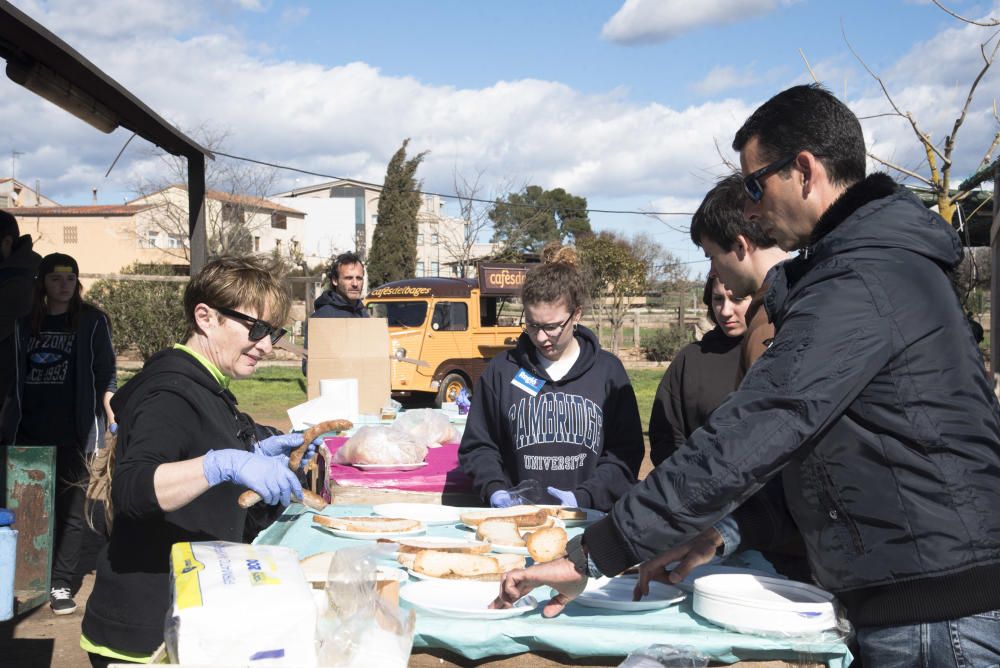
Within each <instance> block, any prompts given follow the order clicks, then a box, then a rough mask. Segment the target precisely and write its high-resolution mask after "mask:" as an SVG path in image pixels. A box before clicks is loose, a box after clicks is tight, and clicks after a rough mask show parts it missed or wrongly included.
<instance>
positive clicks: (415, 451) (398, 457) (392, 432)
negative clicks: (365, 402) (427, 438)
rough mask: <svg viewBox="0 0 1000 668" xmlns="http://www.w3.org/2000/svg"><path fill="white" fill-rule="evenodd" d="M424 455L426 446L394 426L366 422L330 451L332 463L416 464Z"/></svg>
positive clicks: (422, 459) (425, 454)
mask: <svg viewBox="0 0 1000 668" xmlns="http://www.w3.org/2000/svg"><path fill="white" fill-rule="evenodd" d="M426 456H427V446H426V445H422V444H420V443H417V442H415V441H414V440H413V438H411V437H410V435H409V434H407V433H406V432H405V431H402V430H400V429H396V428H395V427H380V426H377V425H369V426H365V427H361V428H360V429H358V431H357V433H355V434H354V436H351V438H350V439H348V441H347V442H346V443H344V445H343V446H342V447H341V448H340V449H339V450H337V452H335V453H334V455H333V461H334V463H336V464H419V463H420V462H422V461H424V457H426Z"/></svg>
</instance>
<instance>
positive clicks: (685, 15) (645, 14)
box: [601, 0, 794, 44]
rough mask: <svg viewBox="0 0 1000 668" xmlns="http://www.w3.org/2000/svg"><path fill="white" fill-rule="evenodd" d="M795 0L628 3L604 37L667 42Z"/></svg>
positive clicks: (640, 0)
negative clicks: (698, 29)
mask: <svg viewBox="0 0 1000 668" xmlns="http://www.w3.org/2000/svg"><path fill="white" fill-rule="evenodd" d="M792 2H794V0H699V1H698V2H690V0H625V4H624V5H622V8H621V9H619V10H618V11H617V12H616V13H615V15H614V16H612V17H611V18H610V19H608V22H607V23H605V24H604V28H603V29H602V30H601V35H602V36H603V37H604V38H605V39H607V40H610V41H612V42H620V43H622V44H642V43H653V42H664V41H667V40H670V39H673V38H675V37H678V36H680V35H682V34H684V33H686V32H689V31H691V30H695V29H697V28H701V27H704V26H709V25H725V24H730V23H739V22H740V21H745V20H747V19H750V18H754V17H756V16H761V15H763V14H767V13H769V12H772V11H774V10H775V9H777V8H778V7H780V6H783V5H789V4H791V3H792Z"/></svg>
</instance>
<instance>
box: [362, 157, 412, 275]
mask: <svg viewBox="0 0 1000 668" xmlns="http://www.w3.org/2000/svg"><path fill="white" fill-rule="evenodd" d="M409 143H410V140H409V139H404V140H403V145H402V146H400V147H399V150H398V151H396V154H395V155H393V156H392V160H390V161H389V166H388V168H387V169H386V171H385V183H384V184H383V185H382V194H381V196H380V197H379V200H378V223H377V224H376V225H375V232H374V233H373V234H372V249H371V253H370V254H369V255H368V266H367V267H366V270H367V272H368V285H369V286H370V287H371V288H375V287H378V286H379V285H382V284H383V283H388V282H390V281H398V280H400V279H403V278H412V277H413V275H414V274H415V273H416V269H417V212H418V211H419V210H420V200H421V197H420V192H419V189H420V182H418V181H417V180H416V179H415V178H414V174H416V172H417V167H419V166H420V162H421V161H422V160H423V159H424V156H425V155H427V151H424V152H423V153H418V154H417V155H416V156H414V157H413V158H411V159H409V160H407V159H406V146H407V144H409Z"/></svg>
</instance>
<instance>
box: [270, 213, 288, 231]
mask: <svg viewBox="0 0 1000 668" xmlns="http://www.w3.org/2000/svg"><path fill="white" fill-rule="evenodd" d="M271 227H273V228H274V229H276V230H287V229H288V216H286V215H285V214H283V213H272V214H271Z"/></svg>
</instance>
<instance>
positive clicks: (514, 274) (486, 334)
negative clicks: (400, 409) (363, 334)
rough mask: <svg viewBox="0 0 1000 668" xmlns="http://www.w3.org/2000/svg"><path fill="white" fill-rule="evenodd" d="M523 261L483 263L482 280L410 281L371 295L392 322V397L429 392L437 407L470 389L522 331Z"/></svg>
mask: <svg viewBox="0 0 1000 668" xmlns="http://www.w3.org/2000/svg"><path fill="white" fill-rule="evenodd" d="M526 271H527V267H526V266H525V265H513V264H498V263H495V264H481V265H480V266H479V278H478V280H477V279H472V278H412V279H407V280H402V281H394V282H392V283H386V284H384V285H380V286H379V287H377V288H375V289H374V290H372V291H371V292H369V293H368V298H367V299H366V300H365V304H366V305H367V306H368V309H369V310H370V311H371V314H372V317H374V318H385V319H386V320H388V324H389V339H390V345H391V346H392V350H391V356H392V363H391V366H392V395H393V397H395V398H397V399H402V400H405V399H408V398H418V397H421V396H423V397H427V398H430V397H433V399H434V403H435V405H437V406H440V405H441V404H442V403H444V402H446V401H454V400H455V397H457V396H458V393H459V392H461V391H462V390H463V389H468V391H469V394H470V395H471V394H472V386H473V384H474V383H475V382H476V379H477V378H479V376H480V375H481V374H482V373H483V371H484V370H485V369H486V365H487V364H488V363H489V361H490V360H491V359H492V358H493V356H494V355H496V354H497V353H499V352H501V351H504V350H507V349H508V348H513V347H514V345H515V343H517V337H518V336H520V334H521V317H522V308H521V301H520V298H519V295H520V292H521V285H522V283H524V275H525V272H526Z"/></svg>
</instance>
